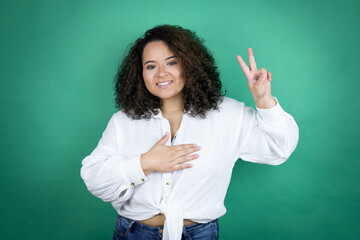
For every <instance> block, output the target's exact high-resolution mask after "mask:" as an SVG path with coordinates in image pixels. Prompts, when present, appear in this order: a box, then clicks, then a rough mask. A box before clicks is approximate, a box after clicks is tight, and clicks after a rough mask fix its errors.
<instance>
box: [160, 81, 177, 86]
mask: <svg viewBox="0 0 360 240" xmlns="http://www.w3.org/2000/svg"><path fill="white" fill-rule="evenodd" d="M172 82H173V81H168V82H163V83H157V84H156V85H158V86H164V85H167V84H169V83H172Z"/></svg>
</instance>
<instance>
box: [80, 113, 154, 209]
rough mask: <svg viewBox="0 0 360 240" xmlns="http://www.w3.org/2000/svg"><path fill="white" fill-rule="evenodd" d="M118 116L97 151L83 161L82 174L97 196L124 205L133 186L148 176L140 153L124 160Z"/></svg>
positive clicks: (111, 122)
mask: <svg viewBox="0 0 360 240" xmlns="http://www.w3.org/2000/svg"><path fill="white" fill-rule="evenodd" d="M115 117H116V115H115V114H114V115H113V116H112V117H111V119H110V121H109V123H108V125H107V127H106V129H105V131H104V132H103V134H102V137H101V139H100V141H99V143H98V145H97V147H96V148H95V149H94V151H93V152H92V153H91V154H90V155H89V156H87V157H85V158H84V159H83V160H82V167H81V171H80V174H81V177H82V179H83V180H84V182H85V185H86V186H87V189H88V190H89V191H90V192H91V193H92V194H93V195H94V196H96V197H98V198H100V199H101V200H103V201H104V202H113V201H116V202H117V203H118V204H119V203H120V205H122V204H124V203H125V202H126V201H127V200H128V199H129V198H130V197H131V196H132V193H133V191H134V187H135V186H136V185H138V184H142V183H144V182H145V181H146V180H147V177H146V176H145V174H144V172H143V170H142V168H141V164H140V156H141V155H140V154H139V155H135V156H131V157H129V158H125V157H124V155H121V154H120V153H119V152H118V146H119V143H118V138H117V135H118V133H119V131H118V129H117V126H116V124H115ZM124 137H126V136H124Z"/></svg>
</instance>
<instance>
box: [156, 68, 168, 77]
mask: <svg viewBox="0 0 360 240" xmlns="http://www.w3.org/2000/svg"><path fill="white" fill-rule="evenodd" d="M156 75H157V76H158V77H165V76H167V75H168V73H167V71H166V69H165V67H164V66H159V68H158V72H157V74H156Z"/></svg>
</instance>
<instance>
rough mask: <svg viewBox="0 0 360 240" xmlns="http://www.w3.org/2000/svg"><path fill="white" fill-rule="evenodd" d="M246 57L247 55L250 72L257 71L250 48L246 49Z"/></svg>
mask: <svg viewBox="0 0 360 240" xmlns="http://www.w3.org/2000/svg"><path fill="white" fill-rule="evenodd" d="M248 55H249V65H250V70H251V71H257V68H256V62H255V57H254V52H253V50H252V48H249V49H248Z"/></svg>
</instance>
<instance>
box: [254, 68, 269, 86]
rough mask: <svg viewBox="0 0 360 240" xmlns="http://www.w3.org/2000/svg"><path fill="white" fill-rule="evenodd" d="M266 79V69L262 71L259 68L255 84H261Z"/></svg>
mask: <svg viewBox="0 0 360 240" xmlns="http://www.w3.org/2000/svg"><path fill="white" fill-rule="evenodd" d="M266 79H267V71H266V70H264V71H261V70H260V76H259V78H258V80H257V81H256V85H257V86H262V85H263V84H264V82H265V80H266Z"/></svg>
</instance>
